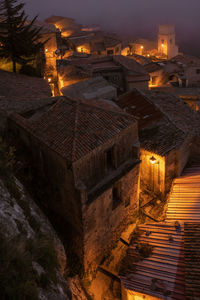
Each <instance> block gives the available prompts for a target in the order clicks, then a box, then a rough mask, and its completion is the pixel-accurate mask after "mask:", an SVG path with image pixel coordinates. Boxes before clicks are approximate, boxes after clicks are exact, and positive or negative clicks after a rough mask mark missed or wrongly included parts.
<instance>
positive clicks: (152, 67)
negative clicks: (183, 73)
mask: <svg viewBox="0 0 200 300" xmlns="http://www.w3.org/2000/svg"><path fill="white" fill-rule="evenodd" d="M144 68H145V70H146V71H147V72H148V73H152V72H155V71H159V70H162V69H163V67H162V66H161V65H159V64H157V63H153V62H152V63H150V64H148V65H145V66H144Z"/></svg>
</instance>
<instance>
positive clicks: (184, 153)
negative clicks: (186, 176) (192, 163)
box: [176, 136, 193, 176]
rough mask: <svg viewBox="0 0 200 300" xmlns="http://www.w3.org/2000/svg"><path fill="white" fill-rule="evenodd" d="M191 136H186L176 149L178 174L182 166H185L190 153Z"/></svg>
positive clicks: (178, 174)
mask: <svg viewBox="0 0 200 300" xmlns="http://www.w3.org/2000/svg"><path fill="white" fill-rule="evenodd" d="M192 141H193V138H192V137H190V136H188V137H187V138H186V139H185V141H184V143H183V144H182V145H181V147H180V148H179V149H178V150H177V156H178V158H177V160H178V169H177V175H176V176H180V175H181V173H182V171H183V169H184V167H185V166H186V164H187V162H188V160H189V157H190V155H191V148H192V143H193V142H192Z"/></svg>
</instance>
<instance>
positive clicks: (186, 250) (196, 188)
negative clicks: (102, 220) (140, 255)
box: [120, 163, 200, 300]
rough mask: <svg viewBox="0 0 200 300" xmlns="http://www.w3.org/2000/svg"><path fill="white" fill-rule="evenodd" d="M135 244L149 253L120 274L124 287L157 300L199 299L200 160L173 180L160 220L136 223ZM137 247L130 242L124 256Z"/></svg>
mask: <svg viewBox="0 0 200 300" xmlns="http://www.w3.org/2000/svg"><path fill="white" fill-rule="evenodd" d="M139 229H140V230H141V232H142V235H141V236H140V238H139V240H138V243H148V244H149V245H152V246H154V247H153V252H152V255H151V256H149V257H148V258H145V259H144V260H142V261H139V263H137V264H136V269H135V271H134V272H132V271H131V268H130V267H129V268H127V269H126V270H125V272H123V274H122V275H121V277H120V278H121V282H122V285H123V286H124V288H125V289H126V290H129V291H134V292H138V293H142V294H146V295H149V296H152V297H157V298H158V299H166V300H171V299H176V300H184V299H191V300H193V299H200V263H199V262H200V254H199V253H200V251H199V250H200V163H194V164H193V165H191V166H189V167H188V168H186V169H185V170H184V172H183V174H182V175H181V176H180V177H178V178H176V179H175V180H174V184H173V188H172V192H171V194H170V199H169V203H168V210H167V215H166V220H165V222H163V223H152V224H145V225H140V227H139ZM136 250H137V243H133V244H131V245H130V247H129V249H128V252H127V259H128V260H129V261H131V256H133V255H134V251H136Z"/></svg>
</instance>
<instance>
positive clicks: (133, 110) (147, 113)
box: [117, 89, 164, 129]
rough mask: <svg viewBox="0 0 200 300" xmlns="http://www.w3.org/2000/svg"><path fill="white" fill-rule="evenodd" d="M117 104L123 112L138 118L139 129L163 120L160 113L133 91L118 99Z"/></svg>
mask: <svg viewBox="0 0 200 300" xmlns="http://www.w3.org/2000/svg"><path fill="white" fill-rule="evenodd" d="M117 104H118V105H119V107H120V108H121V109H123V110H124V112H126V113H129V114H131V115H133V116H136V117H137V118H138V125H139V129H141V128H142V127H145V126H147V125H148V124H151V123H153V122H155V121H157V120H160V119H161V118H163V116H164V115H163V114H162V112H161V111H160V110H159V109H157V108H156V107H155V105H153V104H152V103H151V102H149V101H148V100H147V99H146V98H145V97H144V96H143V95H142V94H141V93H140V92H139V91H138V90H136V89H134V90H132V91H130V92H127V93H126V94H123V95H122V96H121V97H119V99H118V101H117Z"/></svg>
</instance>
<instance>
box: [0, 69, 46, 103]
mask: <svg viewBox="0 0 200 300" xmlns="http://www.w3.org/2000/svg"><path fill="white" fill-rule="evenodd" d="M0 96H5V97H7V98H8V97H13V96H14V97H23V98H25V97H31V98H34V97H40V98H44V97H50V96H51V89H50V87H49V85H48V83H47V82H46V81H45V80H44V79H43V78H38V77H30V76H26V75H21V74H14V73H10V72H6V71H3V70H0Z"/></svg>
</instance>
